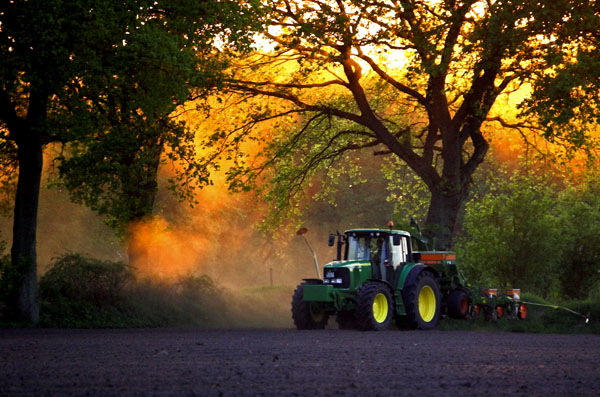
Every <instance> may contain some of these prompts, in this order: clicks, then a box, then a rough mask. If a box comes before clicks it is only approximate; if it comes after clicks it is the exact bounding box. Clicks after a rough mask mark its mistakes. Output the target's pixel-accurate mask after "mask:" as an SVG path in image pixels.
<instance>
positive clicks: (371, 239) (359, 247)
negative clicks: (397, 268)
mask: <svg viewBox="0 0 600 397" xmlns="http://www.w3.org/2000/svg"><path fill="white" fill-rule="evenodd" d="M347 247H348V251H347V255H346V259H347V260H359V261H371V262H373V263H375V264H380V263H385V261H386V260H389V258H390V251H389V247H388V244H387V239H386V237H385V235H383V234H380V233H370V234H350V235H349V236H348V246H347Z"/></svg>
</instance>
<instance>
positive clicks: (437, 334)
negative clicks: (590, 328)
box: [0, 329, 600, 396]
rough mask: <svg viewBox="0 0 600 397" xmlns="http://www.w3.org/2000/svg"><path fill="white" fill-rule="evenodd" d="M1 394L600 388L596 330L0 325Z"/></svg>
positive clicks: (565, 391) (581, 391)
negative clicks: (582, 332) (574, 332)
mask: <svg viewBox="0 0 600 397" xmlns="http://www.w3.org/2000/svg"><path fill="white" fill-rule="evenodd" d="M0 394H1V395H24V394H25V395H47V394H51V395H65V394H67V395H70V394H77V395H84V394H89V395H106V394H109V395H116V394H118V395H156V394H160V395H175V394H177V395H182V394H183V395H221V394H224V395H233V396H239V395H306V396H312V395H459V394H460V395H490V394H491V395H515V394H521V395H527V396H532V395H533V396H535V395H577V396H580V395H599V394H600V336H598V335H532V334H515V333H483V332H458V331H455V332H441V331H432V332H418V331H414V332H406V331H405V332H402V331H393V330H391V331H386V332H380V333H374V332H369V333H364V332H357V331H338V330H324V331H302V332H300V331H295V330H203V329H192V330H173V329H150V330H147V329H146V330H144V329H142V330H47V329H0Z"/></svg>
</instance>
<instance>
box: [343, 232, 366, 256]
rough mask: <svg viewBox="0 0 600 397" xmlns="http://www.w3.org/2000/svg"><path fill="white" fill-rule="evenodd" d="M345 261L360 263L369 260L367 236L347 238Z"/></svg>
mask: <svg viewBox="0 0 600 397" xmlns="http://www.w3.org/2000/svg"><path fill="white" fill-rule="evenodd" d="M346 259H347V260H350V261H353V260H357V261H362V260H367V261H368V260H369V236H364V235H363V236H361V235H358V236H356V235H350V236H348V256H347V258H346Z"/></svg>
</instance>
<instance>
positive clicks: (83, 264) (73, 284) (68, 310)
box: [40, 254, 134, 327]
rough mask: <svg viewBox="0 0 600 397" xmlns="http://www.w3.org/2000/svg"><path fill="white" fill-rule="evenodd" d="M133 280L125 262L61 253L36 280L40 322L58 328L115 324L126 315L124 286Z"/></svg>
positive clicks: (131, 272) (130, 270)
mask: <svg viewBox="0 0 600 397" xmlns="http://www.w3.org/2000/svg"><path fill="white" fill-rule="evenodd" d="M133 281H134V276H133V271H132V269H131V268H130V267H129V266H128V265H126V264H123V263H120V262H110V261H100V260H97V259H93V258H88V257H85V256H83V255H80V254H66V255H63V256H61V257H59V258H57V259H56V260H55V261H54V263H53V264H52V265H51V268H50V270H49V271H48V272H47V273H46V274H44V275H43V276H42V278H41V279H40V301H41V302H40V303H41V320H40V322H41V324H42V325H45V326H60V327H99V326H118V325H119V324H120V323H121V322H122V321H124V319H125V318H126V315H125V304H124V303H125V301H126V288H127V287H128V286H130V285H131V284H132V283H133Z"/></svg>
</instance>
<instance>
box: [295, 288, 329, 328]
mask: <svg viewBox="0 0 600 397" xmlns="http://www.w3.org/2000/svg"><path fill="white" fill-rule="evenodd" d="M303 288H304V284H300V285H299V286H298V287H297V288H296V290H295V291H294V297H293V298H292V319H293V320H294V324H295V325H296V328H298V329H323V328H325V325H327V320H328V319H329V313H327V312H326V311H325V310H323V308H322V307H321V306H320V305H319V304H318V303H317V302H307V301H305V300H304V297H303V292H302V290H303Z"/></svg>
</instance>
